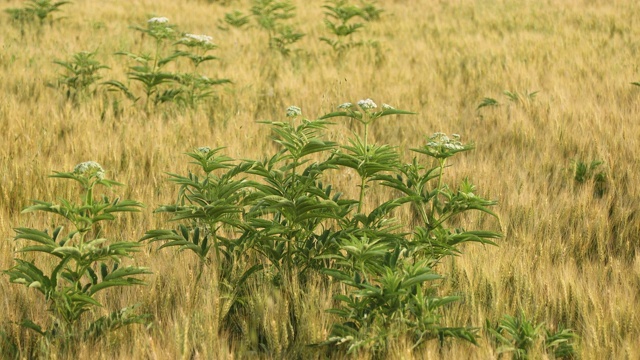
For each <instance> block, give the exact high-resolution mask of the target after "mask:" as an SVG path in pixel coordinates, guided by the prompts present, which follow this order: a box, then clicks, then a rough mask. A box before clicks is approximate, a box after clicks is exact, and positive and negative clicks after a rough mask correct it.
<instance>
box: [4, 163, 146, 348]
mask: <svg viewBox="0 0 640 360" xmlns="http://www.w3.org/2000/svg"><path fill="white" fill-rule="evenodd" d="M51 177H53V178H58V179H69V180H73V181H75V182H77V183H78V184H79V185H80V187H81V188H82V193H81V198H80V202H79V203H76V202H73V201H71V200H67V199H60V201H59V203H58V204H53V203H49V202H44V201H35V204H34V205H32V206H29V207H27V208H26V209H24V210H23V213H30V212H45V213H50V214H53V215H55V216H57V217H58V218H62V220H63V222H65V223H66V224H67V225H70V229H69V230H65V226H64V225H61V226H58V227H56V228H55V229H54V230H53V231H51V232H49V231H40V230H37V229H32V228H24V227H21V228H17V229H15V230H16V233H17V234H16V236H15V240H16V241H19V242H23V241H27V242H28V243H27V244H26V245H24V246H22V248H21V249H20V250H18V253H24V254H30V258H31V259H33V260H28V259H27V258H23V259H21V258H16V259H15V265H14V266H13V267H12V268H10V269H8V270H6V271H4V273H5V274H6V275H8V276H9V279H10V281H11V282H12V283H16V284H22V285H24V286H26V287H27V288H30V289H34V290H36V291H38V292H39V293H40V294H41V295H42V298H41V303H42V306H46V308H47V310H48V311H49V313H50V314H51V317H52V322H51V323H50V324H36V323H35V322H33V321H32V320H30V319H24V320H23V321H22V322H21V323H20V325H22V326H24V327H26V328H29V329H31V330H33V331H35V332H37V333H38V334H40V335H42V336H43V337H44V338H45V339H46V340H47V341H59V342H60V343H61V345H62V346H63V348H69V349H73V347H74V345H76V344H77V342H78V341H82V340H86V339H89V338H94V337H96V336H100V335H102V334H104V333H105V332H107V331H110V330H114V329H117V328H119V327H122V326H125V325H128V324H132V323H140V322H143V321H144V319H145V317H144V316H141V315H135V314H133V312H132V311H131V310H132V307H127V308H124V309H120V310H115V311H113V312H112V313H111V314H110V315H105V316H102V317H99V318H97V319H95V318H93V319H84V318H85V317H86V316H85V314H87V315H91V314H92V313H93V311H95V310H94V309H96V308H100V307H102V304H101V303H100V302H99V301H98V300H97V296H98V294H99V293H101V292H102V291H103V290H106V289H109V288H114V287H125V286H131V285H142V284H144V282H143V281H142V280H141V279H140V278H139V276H140V275H144V274H149V273H150V271H149V270H148V269H147V268H144V267H139V266H133V265H129V266H121V263H122V261H123V260H124V259H126V258H133V255H134V254H135V253H136V252H138V251H139V247H140V245H139V244H138V243H137V242H129V241H113V240H109V239H107V238H105V237H104V235H105V231H104V229H105V225H106V223H107V222H109V221H113V220H115V215H116V214H118V213H123V212H137V211H139V209H140V207H142V206H143V205H142V204H141V203H139V202H137V201H133V200H121V199H120V198H117V197H116V198H114V199H110V198H109V197H107V196H106V195H102V196H99V197H98V196H96V191H97V189H98V188H99V187H100V186H104V187H107V188H111V187H113V186H119V185H122V184H121V183H118V182H116V181H113V180H108V179H106V178H105V177H104V170H103V169H102V167H101V166H100V165H99V164H98V163H96V162H93V161H88V162H84V163H81V164H78V165H77V166H76V167H75V168H74V170H73V172H55V173H54V175H52V176H51ZM43 255H46V256H43ZM47 257H48V259H46V258H47ZM52 261H53V262H52ZM49 264H52V265H51V266H48V265H49Z"/></svg>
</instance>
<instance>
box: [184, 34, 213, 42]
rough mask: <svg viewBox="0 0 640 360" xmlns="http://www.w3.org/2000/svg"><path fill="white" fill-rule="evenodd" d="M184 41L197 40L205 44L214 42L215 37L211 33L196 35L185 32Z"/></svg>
mask: <svg viewBox="0 0 640 360" xmlns="http://www.w3.org/2000/svg"><path fill="white" fill-rule="evenodd" d="M182 40H183V41H195V42H200V43H204V44H213V43H212V41H213V38H212V37H211V36H209V35H195V34H185V35H184V38H183V39H182Z"/></svg>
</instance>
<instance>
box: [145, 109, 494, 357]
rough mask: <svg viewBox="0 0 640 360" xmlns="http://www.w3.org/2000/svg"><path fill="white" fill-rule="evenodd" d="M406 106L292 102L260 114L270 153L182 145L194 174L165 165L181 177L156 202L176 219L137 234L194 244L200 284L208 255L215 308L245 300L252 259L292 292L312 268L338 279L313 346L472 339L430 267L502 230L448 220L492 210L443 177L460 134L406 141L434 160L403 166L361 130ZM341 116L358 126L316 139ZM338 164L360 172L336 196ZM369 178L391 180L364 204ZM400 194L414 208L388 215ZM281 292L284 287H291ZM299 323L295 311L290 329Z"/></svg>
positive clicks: (373, 182) (379, 182)
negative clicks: (163, 200) (383, 194)
mask: <svg viewBox="0 0 640 360" xmlns="http://www.w3.org/2000/svg"><path fill="white" fill-rule="evenodd" d="M409 114H413V113H412V112H409V111H405V110H398V109H395V108H393V107H391V106H389V105H386V104H385V105H383V106H382V108H381V109H378V107H377V105H376V104H375V103H374V102H373V101H372V100H371V99H366V100H361V101H359V102H358V103H357V105H353V104H351V103H345V104H342V105H340V106H339V107H338V111H336V112H332V113H329V114H326V115H324V116H322V117H320V118H319V119H316V120H309V119H306V118H303V117H302V112H301V110H300V108H298V107H296V106H291V107H289V108H288V109H287V113H286V116H287V121H264V122H263V123H265V124H268V125H269V126H270V127H271V131H272V133H273V140H274V142H275V143H276V145H277V147H278V150H277V151H276V152H275V154H273V155H272V156H267V157H266V158H265V159H262V160H243V161H241V162H236V161H235V160H233V159H231V158H229V157H226V156H224V155H221V151H222V149H221V148H217V149H210V148H199V149H196V150H195V151H193V152H190V153H187V155H188V156H190V157H191V158H192V159H194V160H195V162H194V163H195V164H197V165H198V167H199V168H200V170H199V171H198V173H199V174H194V173H191V172H190V173H189V175H188V176H181V175H177V174H170V176H171V181H173V182H175V183H177V184H179V185H180V188H179V191H178V198H177V201H176V202H175V203H174V204H169V205H164V206H161V207H160V208H158V209H157V210H156V212H166V213H169V214H171V215H172V220H174V221H178V222H180V224H179V225H178V228H177V229H174V230H165V229H160V230H150V231H148V232H147V233H146V235H145V237H144V238H143V239H142V240H149V241H152V242H156V241H158V242H162V243H163V245H162V246H161V247H160V248H166V247H175V248H178V249H180V250H190V251H192V252H194V253H195V254H196V255H197V256H198V257H199V258H200V260H201V261H200V264H201V266H200V267H199V269H198V274H197V276H196V283H197V280H198V279H200V277H201V275H202V274H203V270H204V269H206V267H207V266H208V265H214V266H215V267H216V271H215V274H217V275H218V280H219V282H218V283H219V284H221V286H222V287H221V289H222V291H223V293H224V294H227V295H225V298H226V299H230V301H229V302H228V303H227V306H224V307H223V309H224V311H225V313H224V314H221V318H223V317H225V316H228V314H230V313H233V312H234V311H235V313H237V312H238V311H240V310H239V309H240V308H242V307H244V306H248V305H246V304H247V303H246V302H244V301H240V299H241V298H242V297H243V296H245V295H246V293H247V291H248V290H247V288H246V285H245V283H246V281H247V280H248V279H249V277H250V276H251V275H253V274H255V273H256V272H258V271H260V270H265V272H264V273H262V274H261V276H267V273H268V274H270V275H269V276H271V281H272V282H273V285H275V286H276V287H278V288H279V287H281V286H283V284H290V282H291V281H296V282H297V283H298V284H299V285H300V286H301V287H300V289H301V290H297V291H304V284H305V283H306V279H307V275H308V274H309V273H310V272H314V273H320V274H323V275H325V276H329V277H331V278H333V279H335V280H336V281H338V282H339V283H340V284H341V287H340V288H341V289H342V291H340V292H339V293H338V294H335V297H334V298H335V300H336V307H335V308H334V309H332V310H330V312H332V313H334V314H336V315H338V316H339V317H340V322H339V323H336V324H334V326H333V327H332V331H331V334H330V336H329V337H328V339H327V340H326V341H325V342H322V343H321V344H318V345H329V344H337V345H343V346H338V347H336V348H335V349H338V350H339V349H343V348H345V349H346V351H347V352H355V351H360V350H361V349H366V350H367V351H370V352H372V353H374V354H377V355H384V354H386V351H387V350H388V347H387V344H389V341H394V339H398V338H400V337H404V338H409V339H410V340H411V341H412V342H413V344H414V347H416V348H417V347H419V346H420V345H421V344H422V343H424V342H425V341H427V340H429V339H440V341H444V339H445V338H447V337H455V338H461V339H465V340H468V341H471V342H474V343H475V332H476V330H475V329H473V328H469V327H465V326H462V327H446V326H442V325H441V324H440V318H441V316H442V314H443V312H444V311H446V309H447V306H448V304H450V303H451V302H454V301H456V300H458V299H459V297H457V296H446V295H444V296H443V295H441V294H438V293H437V291H436V288H437V283H438V282H439V280H440V279H442V276H441V275H439V274H437V273H436V271H435V270H434V267H435V266H437V265H438V263H439V261H440V260H441V259H442V258H444V257H445V256H450V255H456V254H459V253H460V251H459V249H458V246H459V245H460V244H462V243H465V242H480V243H483V244H494V243H493V242H492V239H496V238H499V237H500V234H498V233H495V232H491V231H466V230H465V229H462V228H451V227H450V226H449V223H450V222H451V221H452V220H453V219H455V218H456V217H457V216H459V215H461V214H462V213H464V212H466V211H470V210H478V211H482V212H485V213H487V214H490V215H493V216H496V215H495V214H494V213H493V212H491V211H490V210H489V209H488V207H490V206H493V205H495V202H494V201H490V200H485V199H483V198H481V197H479V196H477V195H475V192H476V189H475V187H474V186H473V185H472V184H471V183H470V182H469V181H468V180H464V181H463V182H462V183H461V184H460V186H458V187H457V189H455V190H452V189H451V188H450V187H449V186H448V185H447V184H446V182H445V181H444V179H443V177H444V172H445V169H446V167H447V159H448V158H449V157H451V156H454V155H455V154H457V153H460V152H464V151H468V150H470V149H472V148H473V146H472V145H468V144H462V143H461V142H460V137H459V136H457V135H453V136H452V138H449V137H448V136H446V135H444V134H442V133H436V134H434V135H433V136H431V137H429V139H428V142H427V144H426V145H425V146H424V147H422V148H417V149H413V150H414V151H415V152H417V153H420V154H424V155H427V156H429V157H431V158H432V159H434V162H435V165H434V166H433V167H432V168H426V167H425V166H423V165H421V164H420V163H419V162H418V160H417V158H414V159H413V161H412V163H410V164H404V165H403V164H402V163H401V162H400V157H399V155H398V153H397V151H396V149H395V147H393V146H389V145H377V144H371V141H370V139H369V137H370V134H369V129H370V127H371V126H373V125H374V124H376V123H378V122H379V121H381V120H380V119H381V118H383V117H387V116H392V115H409ZM339 117H346V118H349V119H351V120H355V121H356V122H358V123H359V124H360V125H361V129H362V133H361V134H357V133H356V134H354V136H353V137H352V138H351V139H350V140H349V144H348V145H340V144H337V143H335V142H332V141H328V140H325V139H323V137H324V131H325V129H326V127H327V126H329V125H330V124H331V123H330V122H329V119H331V118H339ZM345 169H350V170H353V171H355V172H356V173H357V174H358V175H359V181H358V188H359V195H358V197H357V199H348V198H346V199H345V198H342V193H341V192H338V191H336V190H335V189H334V188H333V186H332V185H331V184H327V183H325V180H326V178H327V177H328V173H329V172H330V171H334V170H345ZM249 178H250V179H251V180H249ZM374 186H382V187H388V188H391V189H394V190H396V191H395V192H393V193H394V194H395V195H394V196H393V197H392V198H391V199H389V200H387V201H384V202H382V203H380V204H371V203H370V202H369V201H367V189H369V188H371V187H374ZM405 204H408V205H410V206H412V207H413V208H414V209H415V211H416V212H417V213H418V214H419V216H418V218H417V221H416V223H415V224H406V225H402V224H398V223H397V222H396V221H395V219H394V216H393V211H394V209H397V208H398V207H400V206H403V205H405ZM242 264H244V265H242ZM278 279H280V280H278ZM281 291H282V292H283V293H284V294H288V295H285V296H291V293H289V291H290V290H289V289H287V288H282V289H281ZM232 309H235V310H232ZM246 311H251V310H246ZM295 318H296V316H295V314H292V319H295ZM292 321H293V320H292ZM299 325H300V324H296V323H295V322H294V323H293V324H292V328H293V329H295V328H296V327H297V326H299ZM265 346H268V345H265ZM274 351H275V350H274ZM277 351H280V350H277Z"/></svg>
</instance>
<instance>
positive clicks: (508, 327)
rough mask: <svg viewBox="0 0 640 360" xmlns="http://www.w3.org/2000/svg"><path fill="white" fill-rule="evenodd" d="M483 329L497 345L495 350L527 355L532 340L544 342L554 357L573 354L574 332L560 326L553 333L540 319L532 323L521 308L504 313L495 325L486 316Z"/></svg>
mask: <svg viewBox="0 0 640 360" xmlns="http://www.w3.org/2000/svg"><path fill="white" fill-rule="evenodd" d="M485 329H486V330H487V333H488V335H489V336H490V337H491V338H492V339H493V340H494V341H495V342H496V344H497V345H500V347H499V348H498V353H513V358H514V359H528V358H529V354H530V351H531V349H532V348H533V347H534V346H535V345H536V343H541V344H542V343H544V348H545V350H546V351H547V352H551V355H553V356H554V357H555V358H560V359H572V358H574V357H575V356H576V353H575V349H574V346H573V340H575V339H576V338H577V336H576V335H575V334H574V333H573V331H572V330H570V329H564V328H560V329H559V330H558V331H556V332H555V333H554V332H552V331H550V330H548V329H547V328H545V324H544V323H539V324H535V322H532V321H531V320H528V319H527V318H526V316H525V314H524V312H523V311H520V314H519V315H518V316H517V317H513V316H510V315H504V316H503V317H502V320H500V323H499V324H498V325H497V326H493V325H492V324H491V323H490V322H489V320H487V322H486V326H485ZM543 330H544V331H543Z"/></svg>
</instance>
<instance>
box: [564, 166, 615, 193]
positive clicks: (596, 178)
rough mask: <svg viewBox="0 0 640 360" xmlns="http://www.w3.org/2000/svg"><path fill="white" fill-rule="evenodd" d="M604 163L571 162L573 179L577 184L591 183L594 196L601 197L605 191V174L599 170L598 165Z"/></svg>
mask: <svg viewBox="0 0 640 360" xmlns="http://www.w3.org/2000/svg"><path fill="white" fill-rule="evenodd" d="M603 164H604V161H601V160H593V161H591V162H583V161H581V160H574V161H573V162H572V170H573V179H574V180H575V182H576V183H577V184H580V185H582V184H585V183H592V184H593V192H594V194H595V195H596V196H598V197H602V195H604V193H605V192H606V189H607V173H606V172H605V171H604V170H600V165H603Z"/></svg>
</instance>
